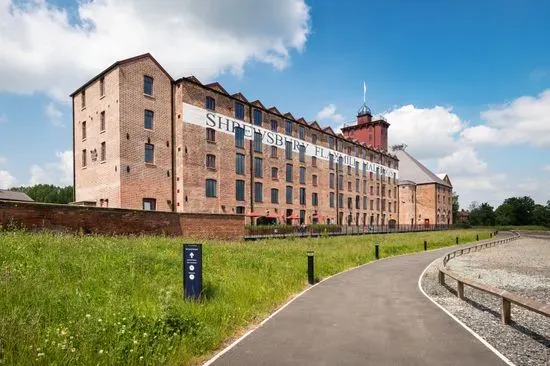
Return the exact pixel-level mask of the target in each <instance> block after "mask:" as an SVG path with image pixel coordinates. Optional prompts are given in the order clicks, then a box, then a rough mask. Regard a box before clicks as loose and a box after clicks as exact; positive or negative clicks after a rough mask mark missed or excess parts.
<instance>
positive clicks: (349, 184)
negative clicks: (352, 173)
mask: <svg viewBox="0 0 550 366" xmlns="http://www.w3.org/2000/svg"><path fill="white" fill-rule="evenodd" d="M348 192H351V182H350V181H348Z"/></svg>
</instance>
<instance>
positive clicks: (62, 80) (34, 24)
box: [0, 0, 310, 100]
mask: <svg viewBox="0 0 550 366" xmlns="http://www.w3.org/2000/svg"><path fill="white" fill-rule="evenodd" d="M73 15H74V16H75V17H76V23H77V24H74V23H75V22H74V21H72V20H70V19H72V17H73ZM259 15H261V16H259ZM309 17H310V14H309V7H308V6H307V5H306V4H305V2H304V0H269V1H267V0H265V1H256V0H234V1H218V0H203V1H194V0H180V1H172V0H157V1H150V0H97V1H82V2H78V5H77V8H76V12H75V14H68V12H67V11H66V10H64V9H62V8H59V7H56V6H54V5H52V4H50V3H48V2H47V1H45V0H32V1H28V2H24V3H20V2H17V5H16V2H15V1H14V0H0V24H1V25H2V26H1V29H2V31H1V32H0V44H2V47H1V48H0V77H1V78H2V83H1V85H0V91H2V90H5V91H9V92H17V93H32V92H36V91H38V92H46V93H48V94H49V95H52V96H54V97H56V98H57V99H59V100H66V99H67V95H68V94H69V93H70V92H72V91H74V90H75V89H76V88H77V87H78V86H80V85H82V84H83V83H84V82H85V81H87V80H88V79H89V78H90V77H91V76H93V75H95V74H97V73H98V72H99V71H101V70H102V69H104V68H105V67H107V66H108V65H110V64H111V63H113V62H114V61H115V60H118V59H123V58H126V57H131V56H135V55H137V54H141V53H145V52H151V53H152V54H153V56H155V57H156V58H158V60H159V62H160V63H161V64H163V65H164V66H165V67H166V69H167V70H168V72H170V73H172V74H173V76H174V77H179V76H184V75H187V74H195V75H196V76H197V77H199V78H202V79H210V78H212V77H215V76H216V75H218V74H220V73H223V72H226V71H230V72H233V73H236V74H240V73H242V72H243V69H244V66H245V64H246V63H247V62H250V61H252V60H256V61H259V62H263V63H267V64H270V65H272V66H273V67H275V68H276V69H283V68H285V67H286V66H287V65H288V64H289V61H290V54H291V52H292V51H293V50H296V51H302V50H303V48H304V46H305V44H306V41H307V38H308V36H309V32H310V24H309V20H310V18H309ZM52 40H54V41H52ZM52 42H54V43H55V46H53V43H52Z"/></svg>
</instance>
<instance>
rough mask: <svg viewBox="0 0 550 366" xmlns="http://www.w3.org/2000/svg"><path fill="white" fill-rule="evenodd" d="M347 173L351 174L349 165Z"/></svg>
mask: <svg viewBox="0 0 550 366" xmlns="http://www.w3.org/2000/svg"><path fill="white" fill-rule="evenodd" d="M348 175H351V166H349V165H348Z"/></svg>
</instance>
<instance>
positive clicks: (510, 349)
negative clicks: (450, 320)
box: [422, 237, 550, 366]
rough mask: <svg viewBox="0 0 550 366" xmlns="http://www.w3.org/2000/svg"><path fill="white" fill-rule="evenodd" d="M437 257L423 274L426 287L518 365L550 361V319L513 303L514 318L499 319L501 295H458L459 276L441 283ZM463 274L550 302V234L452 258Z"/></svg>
mask: <svg viewBox="0 0 550 366" xmlns="http://www.w3.org/2000/svg"><path fill="white" fill-rule="evenodd" d="M440 264H441V261H436V262H435V263H434V264H433V265H432V266H431V267H430V268H429V269H428V270H427V271H426V274H425V276H424V277H423V278H422V288H423V289H424V291H426V293H427V294H428V295H429V296H430V297H432V298H433V299H434V300H435V301H437V302H438V303H439V304H440V305H442V306H443V307H444V308H446V309H447V310H449V311H450V312H451V313H452V314H454V315H455V316H456V317H458V318H459V319H460V320H461V321H463V322H464V323H465V324H466V325H468V326H469V327H470V328H471V329H473V330H474V331H475V332H476V333H478V334H479V335H480V336H481V337H482V338H484V339H485V340H486V341H487V342H489V343H490V344H491V345H492V346H493V347H495V348H496V349H497V350H498V351H499V352H500V353H502V354H503V355H504V356H506V357H507V358H508V359H510V360H511V361H512V362H513V363H515V364H516V365H518V366H519V365H540V366H550V318H547V317H545V316H542V315H539V314H536V313H533V312H531V311H529V310H526V309H523V308H521V307H519V306H515V305H512V323H511V324H510V325H503V324H501V322H500V299H499V298H497V297H495V296H492V295H489V294H485V293H483V292H481V291H478V290H475V289H472V288H470V287H468V286H465V287H464V295H465V297H466V299H467V300H466V301H461V300H459V299H458V298H457V297H456V281H455V280H453V279H451V278H449V277H447V278H446V279H445V282H446V283H447V286H446V287H443V286H440V285H439V284H438V282H437V267H438V266H439V265H440ZM448 267H449V268H450V269H452V270H453V271H454V272H457V273H458V274H460V275H461V276H463V277H466V278H470V279H472V280H474V281H476V282H480V283H484V284H487V285H490V286H494V287H497V288H500V289H504V290H508V291H511V292H514V293H517V294H521V295H522V296H525V297H529V298H532V299H535V300H538V301H540V302H543V303H550V237H546V238H532V237H529V238H522V239H519V240H516V241H512V242H510V243H507V244H502V245H500V246H497V247H494V248H489V249H484V250H482V251H479V252H473V253H470V254H466V255H463V256H460V257H457V258H455V259H452V260H451V261H449V263H448Z"/></svg>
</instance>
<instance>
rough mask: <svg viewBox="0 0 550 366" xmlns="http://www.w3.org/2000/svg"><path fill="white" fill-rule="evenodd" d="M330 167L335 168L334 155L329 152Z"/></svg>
mask: <svg viewBox="0 0 550 366" xmlns="http://www.w3.org/2000/svg"><path fill="white" fill-rule="evenodd" d="M328 168H329V169H334V155H333V154H328Z"/></svg>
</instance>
